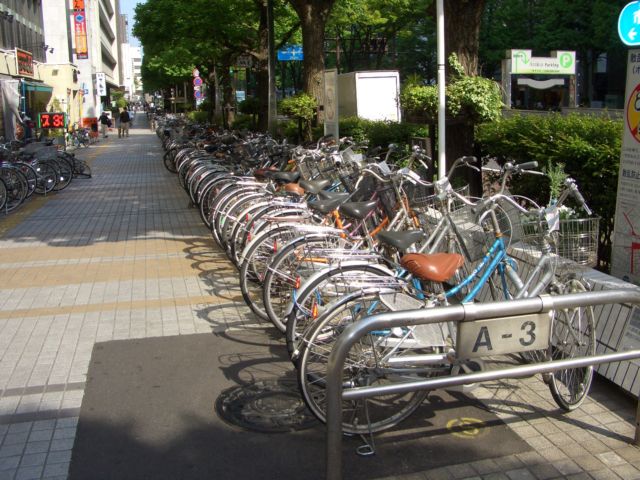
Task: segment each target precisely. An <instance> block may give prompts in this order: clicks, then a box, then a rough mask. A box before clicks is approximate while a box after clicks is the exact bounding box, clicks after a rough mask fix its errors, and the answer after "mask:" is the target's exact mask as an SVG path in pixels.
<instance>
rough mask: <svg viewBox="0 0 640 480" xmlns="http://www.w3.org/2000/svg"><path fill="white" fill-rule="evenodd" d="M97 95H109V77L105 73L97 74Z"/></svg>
mask: <svg viewBox="0 0 640 480" xmlns="http://www.w3.org/2000/svg"><path fill="white" fill-rule="evenodd" d="M96 93H97V94H98V96H99V97H104V96H106V95H107V77H106V75H105V74H104V73H101V72H98V73H96Z"/></svg>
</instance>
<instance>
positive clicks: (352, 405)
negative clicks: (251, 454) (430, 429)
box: [298, 293, 429, 434]
mask: <svg viewBox="0 0 640 480" xmlns="http://www.w3.org/2000/svg"><path fill="white" fill-rule="evenodd" d="M386 311H388V308H387V307H386V306H385V304H384V303H383V302H381V301H380V300H379V297H378V295H377V294H376V293H372V294H363V295H359V296H357V298H353V299H351V300H349V301H345V302H337V305H335V306H334V308H332V309H331V310H329V311H327V312H326V313H325V315H323V316H322V318H319V319H318V324H317V325H316V326H315V328H314V329H313V330H312V331H311V332H310V333H309V334H308V335H307V336H306V337H305V339H304V341H303V342H301V343H302V344H303V346H302V348H301V356H300V363H299V366H298V382H299V385H300V389H301V391H302V394H303V398H304V400H305V402H306V403H307V406H308V407H309V409H310V410H311V411H312V412H313V414H314V415H315V416H316V417H317V418H318V419H319V420H320V421H322V422H325V421H326V388H327V366H328V360H329V355H330V354H331V351H332V349H333V346H334V345H335V342H336V341H337V340H338V338H339V337H340V335H341V334H342V332H343V331H344V330H345V328H346V327H348V326H349V325H351V324H352V323H354V322H357V321H359V320H360V319H362V318H364V317H366V316H369V315H373V314H378V313H384V312H386ZM401 335H402V333H401ZM391 337H393V334H392V332H383V331H380V332H371V333H370V334H368V335H367V336H365V337H363V338H362V339H360V340H359V341H358V342H357V343H356V344H355V345H354V346H353V347H352V348H351V350H350V351H349V353H348V355H347V359H346V361H345V364H344V369H343V375H342V385H343V388H344V389H348V388H357V387H364V386H382V385H387V384H394V383H398V382H407V381H411V380H418V379H420V378H424V377H425V376H428V375H429V374H428V373H427V372H426V371H423V369H421V368H416V369H411V368H406V367H401V368H395V367H393V366H391V365H389V364H388V363H387V362H386V358H388V354H391V351H392V349H398V348H399V345H400V343H401V339H399V338H397V337H396V338H391ZM400 351H402V349H400ZM427 393H428V392H426V391H423V390H421V391H413V392H408V393H398V394H387V395H380V396H376V397H372V398H367V399H359V400H343V405H342V410H343V417H342V431H343V432H345V433H351V434H366V433H369V432H379V431H382V430H386V429H388V428H391V427H393V426H394V425H397V424H398V423H399V422H401V421H402V420H404V419H405V418H407V417H408V416H409V415H411V413H413V412H414V411H415V410H416V409H417V408H418V407H419V406H420V405H421V404H422V402H423V401H424V399H425V398H426V396H427Z"/></svg>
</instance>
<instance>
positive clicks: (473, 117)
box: [400, 54, 503, 123]
mask: <svg viewBox="0 0 640 480" xmlns="http://www.w3.org/2000/svg"><path fill="white" fill-rule="evenodd" d="M449 64H450V65H451V69H452V71H453V72H454V73H453V75H452V76H451V79H450V80H449V84H448V85H447V86H446V97H447V99H446V103H447V114H448V115H449V117H450V118H456V119H464V121H465V122H468V123H479V122H487V121H493V120H496V119H498V118H499V117H500V112H501V109H502V106H503V104H502V95H501V92H500V86H499V85H498V84H497V83H496V82H494V81H493V80H490V79H488V78H483V77H478V76H469V75H465V74H464V72H463V69H462V66H461V65H460V62H459V61H458V58H457V56H456V55H455V54H451V56H450V57H449ZM400 104H401V105H402V108H403V109H404V111H405V112H406V113H407V114H408V115H410V116H412V115H413V116H419V117H421V118H424V119H425V120H426V121H427V122H429V123H435V122H436V120H437V117H438V87H437V85H419V84H417V83H416V81H415V80H413V81H412V82H410V83H408V84H407V85H406V86H405V87H404V88H403V89H402V92H401V93H400Z"/></svg>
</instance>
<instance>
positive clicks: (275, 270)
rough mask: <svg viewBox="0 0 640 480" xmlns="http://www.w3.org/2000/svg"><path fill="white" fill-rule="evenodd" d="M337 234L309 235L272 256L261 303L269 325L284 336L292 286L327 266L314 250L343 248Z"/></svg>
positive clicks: (298, 284)
mask: <svg viewBox="0 0 640 480" xmlns="http://www.w3.org/2000/svg"><path fill="white" fill-rule="evenodd" d="M344 244H345V240H343V239H342V238H341V237H340V235H338V234H336V235H334V236H331V235H326V234H320V235H316V234H310V235H304V236H302V237H300V238H296V239H294V240H293V241H291V242H289V243H288V244H287V245H285V246H284V247H283V248H282V249H281V250H280V252H278V253H277V254H276V255H274V257H273V259H272V260H271V262H270V263H269V267H268V269H267V272H266V274H265V277H264V282H263V285H262V290H263V293H262V295H263V297H262V302H263V305H264V308H265V312H266V313H267V316H268V317H269V320H271V323H273V324H274V325H275V327H276V328H277V329H278V330H280V331H281V332H282V333H285V332H286V330H287V317H286V314H287V310H288V308H289V303H290V302H291V301H292V300H293V295H294V291H295V288H296V285H297V286H298V287H299V286H301V285H302V284H303V283H304V282H305V281H306V280H308V279H309V278H310V277H311V276H312V275H313V274H314V273H316V272H318V271H319V270H324V269H326V268H327V267H328V265H329V264H328V260H327V259H326V258H324V257H322V254H321V253H319V254H318V255H320V258H318V255H315V254H314V253H313V252H314V250H315V251H317V250H318V249H322V248H328V249H335V248H337V247H339V246H344Z"/></svg>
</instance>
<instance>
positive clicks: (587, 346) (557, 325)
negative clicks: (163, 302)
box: [549, 278, 596, 411]
mask: <svg viewBox="0 0 640 480" xmlns="http://www.w3.org/2000/svg"><path fill="white" fill-rule="evenodd" d="M588 290H589V289H588V288H587V286H586V285H585V284H584V283H583V282H581V281H580V280H578V279H575V278H574V279H568V280H566V281H565V282H564V288H563V289H562V293H577V292H586V291H588ZM595 330H596V328H595V321H594V315H593V308H592V307H577V308H569V309H564V310H556V311H555V316H554V318H553V320H552V330H551V358H552V360H568V359H571V358H577V357H588V356H592V355H595V352H596V336H595ZM592 379H593V366H588V367H581V368H570V369H566V370H559V371H557V372H554V373H553V374H552V376H551V379H550V382H549V388H550V390H551V395H552V396H553V399H554V400H555V402H556V403H557V404H558V406H559V407H560V408H562V409H563V410H566V411H571V410H575V409H576V408H578V407H579V406H580V404H582V402H583V401H584V399H585V398H586V397H587V394H588V393H589V387H590V386H591V380H592Z"/></svg>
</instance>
